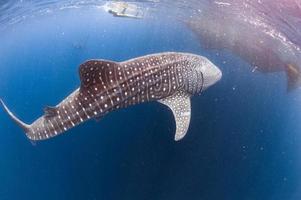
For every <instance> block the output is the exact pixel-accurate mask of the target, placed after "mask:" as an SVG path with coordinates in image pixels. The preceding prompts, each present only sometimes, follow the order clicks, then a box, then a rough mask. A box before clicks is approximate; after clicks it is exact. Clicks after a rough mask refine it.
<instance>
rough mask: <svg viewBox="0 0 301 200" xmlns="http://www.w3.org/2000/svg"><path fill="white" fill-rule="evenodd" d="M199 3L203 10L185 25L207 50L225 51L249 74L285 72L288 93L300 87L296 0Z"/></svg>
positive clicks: (299, 12)
mask: <svg viewBox="0 0 301 200" xmlns="http://www.w3.org/2000/svg"><path fill="white" fill-rule="evenodd" d="M205 2H206V3H205ZM199 4H201V6H199V7H201V8H202V9H200V10H199V12H198V13H197V14H195V15H193V16H192V17H190V18H189V19H187V20H184V23H185V24H186V25H187V26H188V27H189V28H190V29H191V30H192V31H193V32H194V33H195V35H196V36H197V38H199V40H200V43H201V44H202V45H203V47H204V48H205V49H206V50H208V49H211V50H228V51H230V52H231V53H233V54H234V55H236V56H238V57H240V58H241V59H243V60H244V61H246V62H247V63H248V64H250V65H251V68H252V71H255V70H257V71H259V72H263V73H269V72H279V71H283V72H285V73H286V77H287V91H291V90H293V89H295V88H298V87H300V86H301V46H300V45H301V40H300V38H301V34H300V33H301V32H300V28H298V27H300V26H299V25H297V24H296V23H297V22H300V19H301V9H300V8H301V7H298V5H295V4H296V2H295V1H281V0H275V1H249V0H240V1H233V0H224V1H222V2H221V1H199ZM299 6H300V5H299ZM295 21H296V22H295ZM298 31H299V32H298Z"/></svg>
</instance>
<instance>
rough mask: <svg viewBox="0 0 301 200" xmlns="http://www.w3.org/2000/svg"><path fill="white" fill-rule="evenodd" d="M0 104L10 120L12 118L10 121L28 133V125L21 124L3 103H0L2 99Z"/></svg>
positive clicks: (0, 100)
mask: <svg viewBox="0 0 301 200" xmlns="http://www.w3.org/2000/svg"><path fill="white" fill-rule="evenodd" d="M0 103H1V104H2V106H3V108H4V109H5V111H6V112H7V114H8V115H9V116H10V118H12V120H14V121H15V122H16V123H17V124H18V125H19V126H20V127H21V128H22V129H23V130H24V131H25V132H28V131H29V129H30V126H29V125H28V124H25V123H24V122H22V121H21V120H19V119H18V118H17V117H16V116H15V115H14V114H13V113H12V112H11V111H10V110H9V109H8V108H7V106H6V105H5V104H4V102H3V101H2V99H0Z"/></svg>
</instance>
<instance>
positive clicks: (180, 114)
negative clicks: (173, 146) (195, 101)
mask: <svg viewBox="0 0 301 200" xmlns="http://www.w3.org/2000/svg"><path fill="white" fill-rule="evenodd" d="M159 102H160V103H162V104H164V105H166V106H168V107H169V108H170V109H171V111H172V113H173V115H174V118H175V121H176V134H175V140H176V141H178V140H181V139H182V138H183V137H184V136H185V135H186V133H187V131H188V128H189V123H190V115H191V105H190V96H189V95H188V94H186V93H185V92H182V91H180V92H178V93H176V94H174V95H172V96H169V97H167V98H165V99H161V100H159Z"/></svg>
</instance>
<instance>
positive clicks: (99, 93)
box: [1, 52, 221, 140]
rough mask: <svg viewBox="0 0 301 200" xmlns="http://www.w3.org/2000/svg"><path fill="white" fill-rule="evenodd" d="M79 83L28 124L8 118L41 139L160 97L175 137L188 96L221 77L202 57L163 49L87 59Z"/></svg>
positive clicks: (186, 115)
mask: <svg viewBox="0 0 301 200" xmlns="http://www.w3.org/2000/svg"><path fill="white" fill-rule="evenodd" d="M79 76H80V83H81V85H80V87H79V88H78V89H77V90H75V91H74V92H73V93H71V94H70V95H69V96H68V97H67V98H65V99H64V100H63V101H62V102H61V103H59V104H58V105H57V106H55V107H46V108H45V114H44V115H43V116H41V117H40V118H38V119H37V120H36V121H35V122H33V123H32V124H31V125H27V124H24V123H23V122H21V121H20V120H19V119H17V118H16V117H15V116H14V115H13V114H12V113H11V112H10V111H9V110H8V108H7V107H6V106H5V104H4V103H3V102H2V101H1V103H2V104H3V106H4V108H5V109H6V111H7V112H8V114H9V115H10V116H11V118H12V119H13V120H14V121H15V122H16V123H17V124H19V125H20V126H21V127H22V128H23V129H24V131H25V132H26V135H27V137H28V138H29V139H31V140H45V139H48V138H51V137H54V136H56V135H59V134H61V133H64V132H65V131H67V130H69V129H70V128H72V127H74V126H76V125H78V124H80V123H82V122H84V121H87V120H89V119H91V118H101V117H103V116H104V115H106V114H107V113H109V112H112V111H114V110H117V109H120V108H126V107H128V106H132V105H136V104H139V103H144V102H149V101H155V100H159V102H161V103H163V104H165V105H167V106H168V107H170V109H171V110H172V111H173V114H174V116H175V120H176V125H177V128H176V136H175V140H179V139H182V138H183V137H184V135H185V134H186V132H187V130H188V127H189V121H190V97H191V96H192V95H194V94H196V93H199V92H200V91H201V90H204V89H206V88H207V87H209V86H211V85H213V84H214V83H215V82H216V81H218V80H219V79H220V78H221V72H220V70H219V69H218V68H217V67H216V66H215V65H214V64H212V63H211V62H210V61H209V60H208V59H206V58H205V57H202V56H198V55H194V54H188V53H176V52H167V53H160V54H152V55H147V56H143V57H138V58H134V59H131V60H128V61H124V62H113V61H108V60H89V61H86V62H85V63H83V64H81V65H80V67H79Z"/></svg>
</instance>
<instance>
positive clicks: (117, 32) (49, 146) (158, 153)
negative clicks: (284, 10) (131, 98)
mask: <svg viewBox="0 0 301 200" xmlns="http://www.w3.org/2000/svg"><path fill="white" fill-rule="evenodd" d="M58 19H59V20H58ZM163 51H183V52H191V53H196V54H200V55H204V56H207V57H208V58H210V59H211V60H212V62H214V63H215V64H216V65H217V66H219V67H220V69H221V70H222V72H223V78H222V80H221V81H220V82H218V83H217V84H216V85H214V86H212V87H211V88H209V89H208V90H207V91H205V92H204V93H202V94H201V95H198V96H194V97H193V98H192V121H191V124H190V128H189V132H188V133H187V135H186V137H185V138H184V139H183V140H181V141H179V142H175V141H174V140H173V138H174V135H173V134H174V131H175V123H174V121H173V116H172V113H171V112H170V111H169V110H168V109H167V108H166V107H165V106H163V105H160V104H159V103H156V102H151V103H146V104H141V105H137V106H134V107H130V108H127V109H123V110H119V111H116V112H114V113H111V114H109V115H107V116H106V117H104V118H103V119H102V120H100V121H98V122H97V121H95V120H91V121H88V122H87V123H84V124H82V125H80V126H78V127H75V128H73V129H71V130H69V131H68V132H67V133H66V134H63V135H61V136H58V137H55V138H53V139H50V140H46V141H42V142H37V143H36V144H32V143H31V142H30V141H29V140H28V139H27V138H26V136H25V135H24V133H23V131H22V130H21V129H20V128H19V127H17V126H16V125H15V124H14V123H13V122H12V121H11V120H10V119H9V117H8V116H7V114H6V113H5V112H4V110H3V109H0V199H1V200H12V199H30V200H40V199H44V200H53V199H72V200H82V199H89V200H96V199H101V200H104V199H105V200H107V199H108V200H115V199H116V200H117V199H118V200H119V199H123V200H134V199H139V200H142V199H143V200H155V199H156V200H169V199H173V200H182V199H189V200H201V199H202V200H211V199H219V200H221V199H225V200H228V199H229V200H234V199H237V200H263V199H268V200H298V199H300V198H301V181H300V180H301V170H300V169H301V95H300V89H297V90H295V91H292V92H290V93H287V92H286V76H285V74H284V73H269V74H263V73H260V72H257V71H255V72H252V69H251V67H250V66H249V65H248V64H247V63H245V62H243V61H242V60H240V59H239V58H237V57H235V56H234V55H231V54H230V53H229V52H227V51H223V52H219V53H217V52H214V51H208V50H206V49H203V48H202V46H201V45H200V44H199V41H198V39H197V38H196V36H195V35H194V33H192V32H191V31H189V30H188V29H187V27H185V25H183V24H181V23H178V22H177V21H176V20H173V19H170V18H162V19H160V20H158V19H156V20H154V19H145V20H133V19H124V18H114V17H112V16H111V15H108V14H107V13H105V12H90V11H89V10H88V11H84V10H83V11H81V12H71V11H64V12H59V13H57V14H55V15H51V16H47V17H46V16H41V17H39V18H35V19H31V20H28V21H25V22H23V23H20V24H16V25H14V26H10V27H9V28H7V29H5V30H3V31H2V32H1V37H0V97H1V98H3V100H4V101H5V102H6V103H7V105H8V106H9V107H10V108H11V110H12V111H13V112H14V113H16V115H17V116H18V117H20V118H21V119H22V120H24V121H25V122H28V123H31V122H32V121H33V120H35V119H36V118H37V117H38V116H40V115H42V114H43V108H44V107H45V106H47V105H50V106H51V105H52V106H53V105H56V104H57V103H58V102H60V101H61V100H62V99H63V98H65V97H66V96H67V95H68V94H69V93H71V92H72V91H73V90H74V89H76V88H77V87H78V86H79V84H80V83H79V77H78V66H79V64H80V63H82V62H84V61H85V60H87V59H91V58H101V59H110V60H116V61H122V60H126V59H129V58H133V57H137V56H141V55H145V54H149V53H155V52H163Z"/></svg>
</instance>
